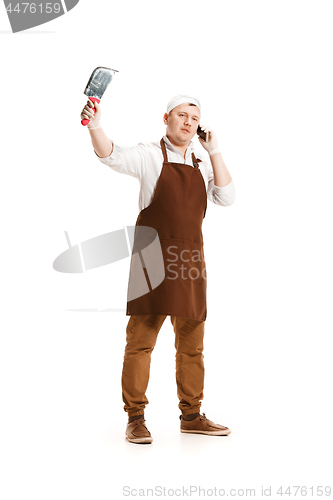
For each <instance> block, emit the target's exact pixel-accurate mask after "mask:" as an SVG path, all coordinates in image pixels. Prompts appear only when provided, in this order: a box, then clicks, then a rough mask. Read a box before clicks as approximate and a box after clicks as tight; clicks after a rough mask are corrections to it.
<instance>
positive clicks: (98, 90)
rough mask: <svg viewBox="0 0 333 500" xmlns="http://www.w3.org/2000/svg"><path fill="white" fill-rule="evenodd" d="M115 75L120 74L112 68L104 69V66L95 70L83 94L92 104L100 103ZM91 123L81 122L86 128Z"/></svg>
mask: <svg viewBox="0 0 333 500" xmlns="http://www.w3.org/2000/svg"><path fill="white" fill-rule="evenodd" d="M115 73H118V70H116V69H111V68H104V67H103V66H99V67H98V68H95V69H94V71H93V72H92V73H91V76H90V78H89V81H88V83H87V86H86V88H85V89H84V92H83V93H84V94H85V95H86V96H87V97H89V99H90V100H91V102H95V101H97V102H98V103H99V102H100V100H101V98H102V96H103V94H104V92H105V91H106V89H107V87H108V86H109V84H110V82H111V80H112V77H113V75H114V74H115ZM92 111H94V112H95V111H96V109H95V108H92ZM89 122H90V120H82V121H81V123H82V125H84V126H85V125H88V123H89Z"/></svg>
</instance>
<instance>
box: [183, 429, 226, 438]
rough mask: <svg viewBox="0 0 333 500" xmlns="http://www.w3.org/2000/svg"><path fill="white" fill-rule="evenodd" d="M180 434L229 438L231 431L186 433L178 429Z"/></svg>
mask: <svg viewBox="0 0 333 500" xmlns="http://www.w3.org/2000/svg"><path fill="white" fill-rule="evenodd" d="M180 432H184V433H187V434H205V435H206V436H229V434H230V433H231V430H230V429H228V430H227V431H195V430H193V431H187V430H184V429H180Z"/></svg>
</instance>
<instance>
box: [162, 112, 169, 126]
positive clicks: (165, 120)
mask: <svg viewBox="0 0 333 500" xmlns="http://www.w3.org/2000/svg"><path fill="white" fill-rule="evenodd" d="M168 117H169V115H168V113H164V116H163V120H164V125H167V123H168Z"/></svg>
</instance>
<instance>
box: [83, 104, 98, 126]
mask: <svg viewBox="0 0 333 500" xmlns="http://www.w3.org/2000/svg"><path fill="white" fill-rule="evenodd" d="M89 99H90V100H91V102H95V101H97V102H98V104H99V103H100V102H101V100H100V99H98V98H97V97H89ZM92 110H93V111H94V112H95V111H96V109H95V108H92ZM89 122H90V120H86V119H85V120H81V123H82V125H83V126H86V125H88V123H89Z"/></svg>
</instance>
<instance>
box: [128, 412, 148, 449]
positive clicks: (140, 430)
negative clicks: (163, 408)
mask: <svg viewBox="0 0 333 500" xmlns="http://www.w3.org/2000/svg"><path fill="white" fill-rule="evenodd" d="M145 423H146V421H145V419H144V417H142V418H137V419H136V420H133V422H130V423H129V424H127V427H126V439H127V441H130V442H131V443H137V444H149V443H152V442H153V438H152V437H151V434H150V432H149V430H148V429H147V427H146V425H145Z"/></svg>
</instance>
